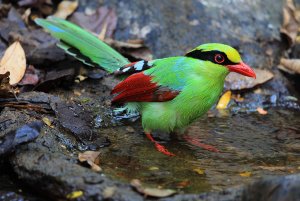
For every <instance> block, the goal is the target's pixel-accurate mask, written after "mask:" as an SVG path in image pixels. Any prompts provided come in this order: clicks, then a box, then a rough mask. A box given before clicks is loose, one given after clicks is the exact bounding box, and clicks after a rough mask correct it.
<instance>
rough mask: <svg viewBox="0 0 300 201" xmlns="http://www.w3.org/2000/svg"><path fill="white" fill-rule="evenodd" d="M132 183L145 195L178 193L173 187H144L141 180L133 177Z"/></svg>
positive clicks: (156, 195)
mask: <svg viewBox="0 0 300 201" xmlns="http://www.w3.org/2000/svg"><path fill="white" fill-rule="evenodd" d="M130 184H131V185H132V186H133V187H135V189H136V190H137V191H138V192H139V193H142V194H144V195H145V196H152V197H160V198H161V197H168V196H171V195H173V194H175V193H176V191H175V190H172V189H158V188H147V187H143V186H142V184H141V182H140V181H139V180H138V179H133V180H132V181H131V182H130Z"/></svg>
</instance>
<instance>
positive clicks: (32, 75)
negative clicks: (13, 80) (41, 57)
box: [18, 65, 40, 85]
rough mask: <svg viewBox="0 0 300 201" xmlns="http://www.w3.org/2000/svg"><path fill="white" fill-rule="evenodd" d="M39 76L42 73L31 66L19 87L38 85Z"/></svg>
mask: <svg viewBox="0 0 300 201" xmlns="http://www.w3.org/2000/svg"><path fill="white" fill-rule="evenodd" d="M39 75H40V71H39V70H37V69H35V68H34V66H33V65H29V66H28V67H27V68H26V71H25V74H24V76H23V78H22V80H21V81H20V82H19V83H18V85H37V84H38V83H39V81H40V77H39Z"/></svg>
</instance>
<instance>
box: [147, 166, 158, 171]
mask: <svg viewBox="0 0 300 201" xmlns="http://www.w3.org/2000/svg"><path fill="white" fill-rule="evenodd" d="M148 170H151V171H154V170H159V168H158V167H155V166H151V167H149V169H148Z"/></svg>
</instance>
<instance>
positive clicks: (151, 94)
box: [111, 72, 179, 103]
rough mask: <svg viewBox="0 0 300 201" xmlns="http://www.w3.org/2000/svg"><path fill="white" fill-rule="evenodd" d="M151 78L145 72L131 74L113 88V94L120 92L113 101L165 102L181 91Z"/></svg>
mask: <svg viewBox="0 0 300 201" xmlns="http://www.w3.org/2000/svg"><path fill="white" fill-rule="evenodd" d="M151 78H152V77H151V76H148V75H145V74H144V73H143V72H140V73H135V74H133V75H131V76H129V77H128V78H126V79H125V80H123V81H122V82H120V83H119V84H118V85H117V86H116V87H115V88H114V89H113V90H112V92H111V93H112V94H115V93H119V94H118V95H117V96H116V97H115V98H114V99H113V100H112V103H124V102H164V101H169V100H172V99H174V98H175V97H176V96H177V95H178V94H179V91H174V90H171V89H169V88H167V87H161V86H159V85H157V84H156V83H153V82H152V81H151Z"/></svg>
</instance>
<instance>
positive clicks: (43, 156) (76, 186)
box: [11, 130, 143, 200]
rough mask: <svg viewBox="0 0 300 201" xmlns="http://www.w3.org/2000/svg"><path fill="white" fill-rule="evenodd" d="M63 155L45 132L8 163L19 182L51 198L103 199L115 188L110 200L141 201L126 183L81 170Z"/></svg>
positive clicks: (50, 136) (51, 136)
mask: <svg viewBox="0 0 300 201" xmlns="http://www.w3.org/2000/svg"><path fill="white" fill-rule="evenodd" d="M46 132H47V134H46ZM49 132H50V133H49ZM52 132H53V131H52ZM64 152H65V151H63V148H62V147H61V145H60V143H59V141H58V140H57V139H55V135H54V134H53V133H51V131H49V130H46V131H45V132H44V133H42V135H41V137H40V138H39V139H38V141H37V142H35V143H31V144H29V145H28V146H27V147H26V148H25V147H24V149H20V150H19V151H18V152H17V153H16V154H15V155H14V156H12V157H11V163H12V165H13V167H14V170H15V171H16V173H17V174H18V176H19V178H20V179H22V180H23V181H26V183H27V184H28V185H30V186H31V187H32V188H34V189H36V191H39V192H43V194H44V195H47V196H49V197H51V199H55V200H57V199H66V196H67V195H68V194H70V193H72V192H74V191H78V190H80V191H82V192H83V195H82V197H80V199H82V200H103V199H104V195H103V192H104V191H105V189H106V188H108V187H115V191H114V193H113V194H112V195H110V196H111V197H109V198H110V199H111V200H143V199H142V196H140V195H138V194H137V193H136V192H134V191H133V190H132V189H131V187H130V186H129V185H128V184H122V183H119V182H116V181H112V180H110V179H108V178H107V177H105V176H104V175H102V174H99V173H96V172H94V171H92V170H90V169H89V168H85V167H82V166H80V165H79V164H78V162H77V160H76V157H74V156H72V155H69V154H68V153H67V152H65V153H64ZM106 198H107V197H106ZM107 199H108V198H107Z"/></svg>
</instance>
